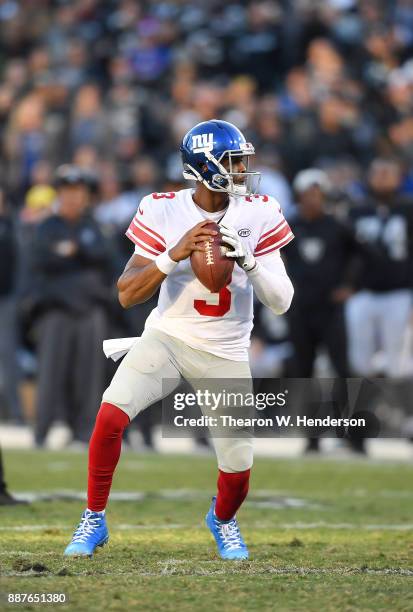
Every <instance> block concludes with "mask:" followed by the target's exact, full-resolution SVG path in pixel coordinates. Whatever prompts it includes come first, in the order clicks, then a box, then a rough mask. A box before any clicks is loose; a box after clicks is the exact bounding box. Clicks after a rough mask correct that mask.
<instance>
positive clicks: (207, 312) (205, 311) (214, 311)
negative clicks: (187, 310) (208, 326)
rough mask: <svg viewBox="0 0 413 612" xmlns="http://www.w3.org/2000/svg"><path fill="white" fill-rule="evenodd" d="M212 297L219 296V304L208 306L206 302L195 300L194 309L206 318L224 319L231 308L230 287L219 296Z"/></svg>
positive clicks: (224, 288)
mask: <svg viewBox="0 0 413 612" xmlns="http://www.w3.org/2000/svg"><path fill="white" fill-rule="evenodd" d="M230 282H231V281H230ZM228 284H229V283H228ZM212 295H218V296H219V300H218V304H208V302H207V301H206V300H194V308H195V310H196V311H197V312H199V314H200V315H202V316H204V317H223V316H224V314H226V313H227V312H228V311H229V309H230V308H231V298H232V296H231V291H230V290H229V289H228V285H227V286H226V287H223V289H221V291H220V292H219V293H218V294H217V293H211V296H212Z"/></svg>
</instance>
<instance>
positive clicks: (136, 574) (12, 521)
mask: <svg viewBox="0 0 413 612" xmlns="http://www.w3.org/2000/svg"><path fill="white" fill-rule="evenodd" d="M5 462H6V468H7V480H8V482H9V484H10V488H12V489H13V491H16V492H18V491H31V492H36V491H37V492H41V493H46V492H50V493H56V492H58V491H60V494H61V495H62V490H63V489H64V490H66V491H69V490H72V491H77V492H78V493H79V492H80V491H81V490H82V489H83V488H84V484H85V479H86V459H85V456H84V455H80V454H73V453H62V452H59V453H48V452H37V453H36V452H17V451H8V452H7V453H5ZM215 478H216V469H215V464H214V460H213V459H212V457H211V458H208V457H182V456H156V455H137V454H132V453H125V454H124V455H123V457H122V460H121V464H120V467H119V469H118V472H117V475H116V479H115V483H114V488H113V491H114V492H134V493H138V492H139V493H141V494H142V495H140V496H138V499H137V500H135V501H128V500H123V501H122V500H120V501H112V502H111V504H110V506H109V510H108V523H109V530H110V535H111V540H110V544H109V545H108V546H107V547H105V548H104V549H103V550H101V551H100V552H99V553H98V554H97V555H95V557H94V559H92V560H89V559H87V560H86V559H85V560H79V559H75V560H67V559H65V558H63V556H62V551H63V549H64V547H65V545H66V543H67V542H68V540H69V538H70V535H71V532H72V530H73V528H74V526H75V523H76V522H77V521H78V519H79V515H80V512H81V510H82V509H83V506H84V503H83V502H82V501H81V500H76V499H67V500H66V499H62V498H57V499H50V500H43V501H35V502H33V503H32V504H31V505H30V506H27V507H16V508H12V509H10V508H0V574H1V576H0V580H1V583H0V592H1V598H2V599H1V600H0V609H12V608H14V609H39V608H40V607H43V608H44V607H45V604H43V605H36V604H29V605H26V604H25V605H23V604H19V605H17V604H15V605H13V606H12V605H10V606H9V605H7V597H6V594H7V593H10V592H12V593H17V592H19V593H65V594H66V597H67V600H68V603H66V604H64V605H63V609H67V610H79V611H83V610H92V611H94V610H99V611H102V610H125V611H126V610H128V609H131V610H194V611H196V612H201V611H204V610H205V611H207V610H208V611H215V610H220V611H222V610H224V611H225V612H227V611H228V612H233V611H234V612H235V611H243V610H277V611H283V610H294V611H300V610H306V611H313V610H314V611H315V610H317V611H333V610H334V611H340V612H341V611H346V612H347V611H353V610H354V611H355V610H357V611H359V610H375V611H377V610H386V611H391V612H393V611H399V610H405V611H407V610H413V489H412V483H413V467H411V466H409V465H406V464H400V465H398V464H389V463H381V464H378V463H369V462H368V461H363V460H360V461H357V462H356V461H351V462H339V461H326V460H318V459H306V460H302V459H297V460H276V461H275V460H268V459H267V460H264V459H259V460H257V461H256V466H255V469H254V472H253V478H252V483H251V485H252V486H251V495H250V497H249V502H248V503H246V504H245V505H244V507H243V508H242V510H241V511H240V513H239V517H238V518H239V520H240V524H241V526H242V531H243V535H244V537H245V539H246V541H247V543H248V544H249V548H250V553H251V560H250V561H248V562H238V563H231V562H223V561H220V560H218V558H217V555H216V552H215V545H214V543H213V540H212V537H211V536H210V534H209V532H208V531H207V530H206V528H205V527H204V522H203V519H204V515H205V513H206V511H207V509H208V506H209V499H210V495H211V493H212V492H213V490H214V486H213V485H214V481H215ZM68 497H70V495H69V494H68ZM59 607H60V608H62V605H58V604H55V605H52V604H48V605H47V606H46V608H47V609H58V608H59Z"/></svg>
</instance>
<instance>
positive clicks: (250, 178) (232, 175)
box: [184, 143, 261, 197]
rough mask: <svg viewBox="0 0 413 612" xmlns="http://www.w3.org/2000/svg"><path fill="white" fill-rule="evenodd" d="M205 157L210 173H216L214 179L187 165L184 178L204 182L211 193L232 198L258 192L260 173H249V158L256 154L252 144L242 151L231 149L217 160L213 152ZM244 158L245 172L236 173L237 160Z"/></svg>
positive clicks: (208, 152) (209, 152)
mask: <svg viewBox="0 0 413 612" xmlns="http://www.w3.org/2000/svg"><path fill="white" fill-rule="evenodd" d="M203 153H204V155H205V157H206V159H207V160H208V163H207V164H206V165H207V167H208V173H211V172H214V171H216V172H215V173H214V174H213V175H212V177H209V178H207V177H205V176H203V175H204V174H206V172H202V170H201V171H199V172H198V171H197V170H195V168H193V166H190V165H189V164H185V166H186V167H185V169H184V177H185V178H189V179H194V178H195V179H196V180H198V181H200V182H202V183H203V184H204V185H205V187H207V188H208V189H209V190H210V191H216V192H222V193H228V194H229V195H232V196H235V197H236V196H249V195H253V194H254V193H256V192H257V190H258V187H259V183H260V180H261V174H260V172H251V171H249V158H250V157H251V156H252V155H254V154H255V150H254V147H253V146H252V144H250V143H245V144H244V145H242V148H241V149H236V150H232V149H229V150H227V151H224V152H223V153H221V155H220V156H219V157H218V158H216V157H215V156H214V155H213V154H212V153H211V151H208V150H205V151H204V152H203ZM239 157H242V158H243V162H244V164H245V166H246V170H245V172H235V171H234V167H235V158H239ZM224 159H227V160H228V169H227V168H225V166H224V165H223V163H222V162H223V161H224Z"/></svg>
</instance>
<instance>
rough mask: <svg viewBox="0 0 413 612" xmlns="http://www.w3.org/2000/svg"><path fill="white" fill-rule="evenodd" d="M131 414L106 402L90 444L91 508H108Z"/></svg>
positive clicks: (89, 495) (89, 492) (88, 503)
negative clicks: (124, 432) (123, 439)
mask: <svg viewBox="0 0 413 612" xmlns="http://www.w3.org/2000/svg"><path fill="white" fill-rule="evenodd" d="M128 425H129V417H128V415H127V414H126V413H125V412H123V410H121V409H120V408H117V406H113V404H107V403H105V402H103V403H102V405H101V407H100V410H99V412H98V415H97V417H96V423H95V428H94V430H93V433H92V437H91V438H90V443H89V477H88V486H87V507H88V508H89V510H93V511H94V512H100V511H101V510H104V509H105V507H106V503H107V501H108V497H109V491H110V486H111V484H112V478H113V472H114V471H115V468H116V465H117V463H118V461H119V457H120V451H121V446H122V435H123V431H124V429H125V427H127V426H128Z"/></svg>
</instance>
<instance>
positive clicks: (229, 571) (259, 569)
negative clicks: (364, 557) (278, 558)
mask: <svg viewBox="0 0 413 612" xmlns="http://www.w3.org/2000/svg"><path fill="white" fill-rule="evenodd" d="M190 563H191V564H192V565H193V563H194V562H193V561H180V560H174V559H171V560H169V561H160V562H158V566H159V570H158V571H145V570H142V571H139V570H138V571H136V569H135V570H134V571H133V572H131V571H126V572H125V571H123V572H110V573H106V574H107V575H109V576H121V575H132V574H133V575H137V576H217V575H226V576H228V575H235V574H237V575H245V576H254V575H255V576H256V575H266V576H268V575H271V574H272V575H279V576H288V575H300V576H308V575H313V576H314V575H316V576H317V575H321V576H328V575H330V574H333V575H336V576H343V577H344V576H354V575H370V576H400V577H401V578H402V577H409V578H410V577H411V576H413V569H407V568H406V569H405V568H399V567H395V568H390V567H389V568H369V567H366V568H365V567H349V566H346V567H342V568H339V567H334V568H325V567H302V566H296V565H293V566H287V567H274V566H273V565H266V564H264V563H262V562H261V563H260V562H254V561H250V562H245V563H233V564H229V563H228V562H227V561H220V560H216V561H212V560H211V561H197V562H196V564H197V567H196V569H194V568H193V567H189V568H186V567H185V565H189V564H190ZM22 575H26V576H35V575H36V576H37V575H39V573H37V572H34V571H29V572H24V573H22V572H4V573H3V576H7V577H19V578H21V577H22ZM40 575H43V576H50V575H54V573H53V572H50V571H45V572H42V573H41V574H40Z"/></svg>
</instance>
